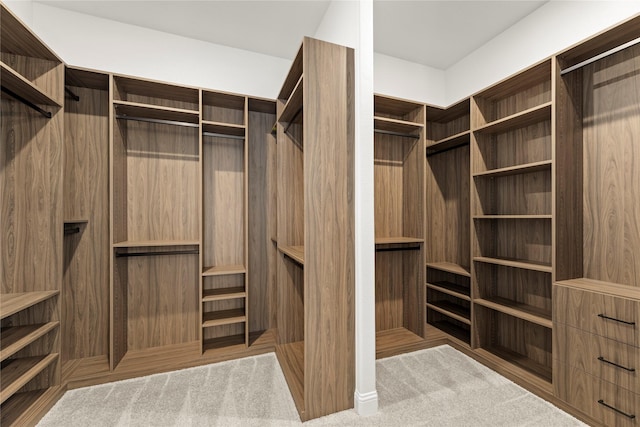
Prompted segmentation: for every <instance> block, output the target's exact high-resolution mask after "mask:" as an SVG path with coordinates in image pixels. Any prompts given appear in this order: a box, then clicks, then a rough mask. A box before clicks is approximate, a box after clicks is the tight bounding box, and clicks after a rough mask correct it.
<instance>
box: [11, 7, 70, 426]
mask: <svg viewBox="0 0 640 427" xmlns="http://www.w3.org/2000/svg"><path fill="white" fill-rule="evenodd" d="M0 84H1V86H2V98H1V104H2V114H0V129H1V130H2V140H1V141H0V170H1V171H2V173H1V174H0V200H1V203H2V209H1V210H0V224H1V227H2V231H1V232H0V234H1V235H2V238H1V239H0V325H1V328H2V337H1V342H0V346H1V350H0V361H1V362H2V363H1V365H0V377H1V378H2V382H1V385H0V404H1V405H2V406H1V407H0V413H1V419H0V423H1V424H2V425H12V424H14V423H15V424H26V423H34V422H35V421H36V420H37V419H39V417H41V416H42V415H43V414H44V413H45V412H46V411H47V410H48V408H49V407H51V406H52V405H53V403H55V401H56V400H57V399H58V398H59V397H60V395H61V393H62V392H64V387H62V386H61V382H60V341H61V328H60V317H61V315H60V305H61V296H60V292H61V289H62V246H63V204H62V194H63V191H62V165H63V150H62V147H63V139H62V138H63V126H64V119H63V111H62V105H63V102H64V101H63V91H64V64H63V63H62V61H61V60H60V59H59V58H58V57H57V56H56V55H55V53H53V52H52V51H51V50H50V49H49V48H48V47H47V46H45V45H44V44H43V43H42V41H40V39H38V37H37V36H35V35H34V34H33V33H32V32H31V31H30V30H29V29H28V28H27V27H26V26H25V25H24V24H23V23H22V22H21V21H20V20H19V19H18V18H17V17H15V16H14V15H13V14H12V13H11V12H10V11H9V10H8V9H7V8H6V7H5V6H4V5H3V4H0Z"/></svg>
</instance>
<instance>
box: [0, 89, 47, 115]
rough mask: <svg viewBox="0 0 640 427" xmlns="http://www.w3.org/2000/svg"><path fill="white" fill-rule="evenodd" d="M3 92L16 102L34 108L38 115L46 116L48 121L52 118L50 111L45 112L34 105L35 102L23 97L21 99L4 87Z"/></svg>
mask: <svg viewBox="0 0 640 427" xmlns="http://www.w3.org/2000/svg"><path fill="white" fill-rule="evenodd" d="M2 91H3V92H4V93H6V94H7V95H9V96H11V97H12V98H15V99H16V100H18V101H20V102H22V103H23V104H24V105H26V106H27V107H29V108H32V109H34V110H36V111H37V112H38V113H40V114H42V115H43V116H45V117H46V118H47V119H50V118H51V113H50V112H49V111H45V110H43V109H42V108H40V107H38V106H37V105H36V104H34V103H33V102H31V101H29V100H26V99H24V98H23V97H21V96H20V95H18V94H16V93H13V92H12V91H10V90H9V89H7V88H6V87H4V86H2Z"/></svg>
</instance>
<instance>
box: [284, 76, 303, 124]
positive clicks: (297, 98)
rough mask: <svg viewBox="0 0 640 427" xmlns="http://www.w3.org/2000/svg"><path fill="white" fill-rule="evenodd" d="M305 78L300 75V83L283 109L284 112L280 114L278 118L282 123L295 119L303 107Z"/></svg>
mask: <svg viewBox="0 0 640 427" xmlns="http://www.w3.org/2000/svg"><path fill="white" fill-rule="evenodd" d="M303 80H304V78H303V77H300V80H298V84H297V85H296V87H295V88H294V89H293V93H292V94H291V97H290V98H289V100H288V101H287V103H286V104H285V106H284V108H283V109H282V113H281V114H280V118H279V119H278V121H279V122H280V123H289V122H291V121H293V120H294V119H295V117H296V115H297V114H298V113H299V112H300V110H301V109H302V102H303V92H304V90H303V86H304V82H303Z"/></svg>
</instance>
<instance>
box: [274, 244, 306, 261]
mask: <svg viewBox="0 0 640 427" xmlns="http://www.w3.org/2000/svg"><path fill="white" fill-rule="evenodd" d="M278 250H279V251H280V252H282V253H283V254H285V255H286V256H288V257H289V258H291V259H292V260H294V261H295V262H297V263H298V264H300V265H304V246H278Z"/></svg>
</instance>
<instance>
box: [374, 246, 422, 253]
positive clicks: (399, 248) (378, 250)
mask: <svg viewBox="0 0 640 427" xmlns="http://www.w3.org/2000/svg"><path fill="white" fill-rule="evenodd" d="M419 249H420V246H402V247H394V248H376V252H397V251H417V250H419Z"/></svg>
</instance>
